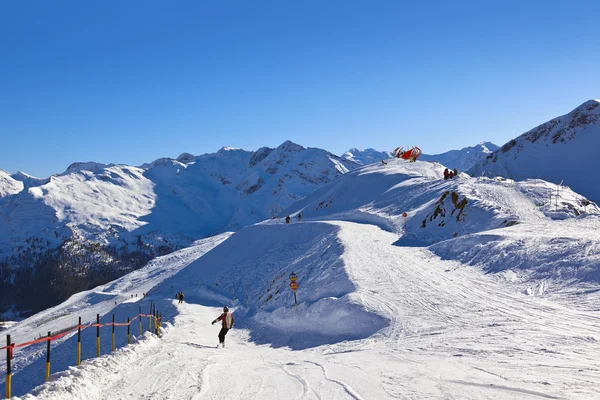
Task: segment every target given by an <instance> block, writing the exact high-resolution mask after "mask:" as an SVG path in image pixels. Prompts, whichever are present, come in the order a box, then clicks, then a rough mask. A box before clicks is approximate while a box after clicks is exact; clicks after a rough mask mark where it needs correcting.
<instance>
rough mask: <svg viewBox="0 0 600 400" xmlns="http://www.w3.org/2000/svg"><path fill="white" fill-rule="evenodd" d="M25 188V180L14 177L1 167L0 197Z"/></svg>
mask: <svg viewBox="0 0 600 400" xmlns="http://www.w3.org/2000/svg"><path fill="white" fill-rule="evenodd" d="M21 190H23V182H20V181H18V180H16V179H14V178H13V177H12V176H11V175H10V174H9V173H8V172H6V171H3V170H1V169H0V199H1V198H3V197H6V196H10V195H13V194H16V193H19V192H20V191H21Z"/></svg>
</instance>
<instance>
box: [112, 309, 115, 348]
mask: <svg viewBox="0 0 600 400" xmlns="http://www.w3.org/2000/svg"><path fill="white" fill-rule="evenodd" d="M111 343H112V352H113V353H114V352H115V314H113V323H112V342H111Z"/></svg>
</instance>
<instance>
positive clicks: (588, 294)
mask: <svg viewBox="0 0 600 400" xmlns="http://www.w3.org/2000/svg"><path fill="white" fill-rule="evenodd" d="M442 173H443V166H436V165H434V164H430V163H423V162H419V161H418V160H417V161H416V162H415V163H409V162H405V161H402V160H391V161H390V162H389V163H388V164H387V165H383V166H382V165H375V166H367V167H363V168H362V169H360V170H357V171H355V172H351V173H349V174H347V175H345V176H344V177H342V178H341V179H339V180H338V181H335V182H332V183H330V184H328V185H325V186H324V187H323V188H322V189H320V190H319V191H317V192H315V193H314V194H312V195H310V196H307V197H306V198H305V199H302V200H301V201H300V202H299V203H298V207H299V208H301V209H302V210H303V211H302V214H303V220H302V223H294V222H292V223H290V224H286V223H285V222H284V221H283V220H281V219H275V220H269V221H264V222H262V223H260V224H256V225H253V226H250V227H247V228H244V229H241V230H240V231H238V232H236V233H235V234H226V235H223V236H221V237H216V238H209V239H206V240H203V241H201V242H198V243H197V244H196V245H195V246H192V247H190V248H186V249H183V250H180V251H178V252H175V253H172V254H170V255H167V256H164V257H159V258H157V259H156V260H154V261H153V262H152V263H150V264H149V265H148V266H147V267H144V268H142V269H141V270H139V271H136V272H135V273H132V274H130V275H127V276H125V277H123V278H120V279H118V280H117V281H115V282H111V283H109V284H106V285H102V286H100V287H98V288H96V289H94V290H90V291H87V292H82V293H80V294H78V295H76V296H73V297H72V298H71V299H69V300H68V301H66V302H65V303H63V304H61V305H59V306H57V307H55V308H52V309H49V310H46V311H45V312H43V313H40V314H38V315H36V316H34V317H32V318H30V319H28V320H25V321H23V322H22V323H19V324H17V325H16V326H14V327H12V328H10V329H11V330H10V333H11V334H13V335H15V338H16V339H15V340H16V341H20V339H27V338H30V337H34V336H36V332H37V331H40V330H42V331H49V330H57V329H55V328H52V327H56V328H58V327H61V326H62V325H63V324H64V323H65V321H69V318H70V316H72V315H73V313H82V314H83V315H84V316H86V315H88V316H95V314H96V313H97V312H100V313H102V314H105V315H107V316H109V315H110V314H112V313H115V314H116V316H117V319H118V320H123V319H126V318H127V316H128V315H129V313H131V312H137V311H136V310H137V309H138V307H139V306H140V304H146V303H144V302H149V301H152V302H154V303H155V304H156V305H157V307H158V308H159V309H160V310H162V311H163V319H164V321H165V323H164V326H163V328H164V329H163V332H162V337H161V338H157V337H155V336H151V335H146V336H144V337H141V338H140V337H136V338H135V339H134V343H133V344H132V345H130V346H125V343H124V342H123V340H124V339H121V337H120V336H119V337H118V338H117V347H118V348H119V349H118V350H117V351H116V352H115V353H114V354H112V355H109V353H110V348H109V346H107V345H103V347H102V352H103V357H100V358H94V355H93V354H90V353H93V338H92V339H91V340H92V342H91V344H92V346H91V347H90V346H86V345H85V343H86V341H88V340H90V339H89V338H83V342H84V346H83V350H84V357H83V358H84V360H85V361H84V362H83V364H82V366H81V367H71V366H72V364H70V363H71V357H70V355H72V351H73V349H74V345H75V341H76V338H74V337H68V338H65V339H64V340H63V341H62V342H58V343H57V344H56V347H55V348H53V354H55V355H56V356H57V359H56V360H55V362H54V363H53V375H52V376H51V379H50V381H49V382H47V383H45V384H41V382H40V376H42V377H43V368H44V361H45V357H44V352H43V351H39V350H38V349H36V348H33V347H31V348H26V349H24V350H22V351H20V352H16V353H15V365H20V367H19V369H18V370H16V371H15V372H16V373H15V375H14V379H13V384H14V390H13V392H14V394H15V395H17V396H19V397H18V398H25V399H28V400H33V399H65V400H69V399H81V398H85V399H104V398H164V397H166V396H173V397H175V398H181V399H194V398H223V393H228V396H230V397H231V398H252V397H254V398H263V399H279V398H281V399H284V398H285V399H287V398H290V396H291V397H297V398H309V399H310V398H354V399H356V398H359V399H370V398H377V399H379V398H381V399H385V398H416V399H419V398H468V399H493V398H509V399H510V398H513V399H528V398H531V399H534V398H540V397H542V398H553V397H554V398H570V399H590V398H596V397H598V396H599V395H600V392H599V390H600V389H598V388H599V387H600V385H599V383H600V376H598V375H599V374H598V373H597V360H598V359H599V358H600V349H599V347H598V346H597V343H598V336H597V335H598V333H597V332H599V331H600V320H599V319H598V315H597V314H598V311H597V304H598V300H600V292H599V291H597V290H595V288H596V287H597V285H596V284H595V283H594V281H592V280H589V279H588V280H586V277H588V278H589V277H591V276H593V271H594V268H595V266H597V265H598V260H599V259H600V254H599V249H600V246H598V244H599V243H600V230H598V229H597V228H598V222H599V218H598V213H591V212H592V211H593V209H591V208H590V207H589V206H588V209H587V212H588V213H587V214H586V215H580V216H574V215H573V214H570V213H572V209H573V207H578V206H579V205H580V202H579V200H580V197H577V195H576V194H573V198H572V200H571V201H572V203H568V204H569V205H568V206H567V205H561V207H559V208H558V210H555V209H554V207H544V206H539V205H537V201H538V199H539V198H541V197H543V194H544V193H546V190H547V189H548V188H551V186H550V185H549V184H548V185H547V184H545V183H539V182H510V181H506V180H494V179H489V178H469V177H464V178H463V177H462V176H461V177H460V179H454V180H444V179H443V176H442ZM367 188H368V189H369V190H367ZM409 189H411V190H412V191H413V193H415V191H416V192H418V193H419V196H417V197H414V196H413V197H411V196H409V193H410V192H409ZM350 192H354V193H356V195H355V196H343V194H344V193H350ZM445 192H449V193H450V194H448V195H446V196H444V193H445ZM452 192H456V193H457V195H458V196H459V197H458V198H457V199H455V201H456V200H458V201H456V203H457V204H459V203H460V202H461V201H462V199H463V197H465V198H467V199H468V208H465V211H464V212H465V214H466V220H465V221H462V220H460V218H459V221H457V219H456V218H457V212H455V213H454V214H452V213H451V210H452V209H453V208H451V207H453V206H454V203H453V200H452V197H453V196H452V194H451V193H452ZM565 193H566V191H565ZM369 196H370V197H369ZM443 196H444V200H441V201H440V199H441V198H442V197H443ZM329 198H331V199H332V202H331V204H332V208H331V209H330V208H329V207H327V208H325V207H323V208H319V204H320V203H321V202H323V201H328V199H329ZM424 198H425V200H423V199H424ZM411 202H412V203H411ZM364 204H368V207H367V206H364ZM411 205H412V206H411ZM438 207H439V209H440V210H441V211H443V212H444V213H445V214H446V216H445V217H443V216H442V215H441V214H442V213H441V212H438V213H437V214H438V215H437V217H436V218H433V214H435V210H436V209H437V208H438ZM330 210H331V212H330ZM383 210H385V212H383ZM405 210H408V211H409V212H408V214H409V215H410V217H412V219H411V218H409V219H408V222H407V223H406V228H405V224H404V217H403V216H402V213H403V212H404V211H405ZM297 211H298V210H292V209H291V210H289V213H290V214H291V215H294V213H295V212H297ZM429 216H431V220H429ZM425 218H427V221H426V222H427V223H426V226H425V227H424V228H421V227H420V226H421V225H422V221H423V220H424V219H425ZM440 218H443V219H442V220H443V221H445V223H444V224H443V226H440V221H442V220H440ZM461 218H462V215H461ZM504 220H509V221H518V222H519V223H516V224H510V226H507V225H509V224H506V223H504ZM463 222H464V225H461V224H463ZM467 222H468V224H467ZM461 228H462V229H463V230H462V231H460V232H461V234H460V235H459V236H458V237H456V238H454V237H453V233H454V232H455V231H456V229H461ZM405 229H406V232H407V234H406V235H405V234H404V230H405ZM468 230H469V231H468ZM411 234H412V235H413V236H411ZM418 235H421V236H418ZM557 237H560V238H561V240H560V241H557V240H556V238H557ZM418 240H420V241H418ZM428 240H429V241H431V242H432V243H433V244H432V245H427V243H423V242H424V241H428ZM582 254H585V257H582ZM508 255H510V257H508ZM517 266H518V268H517ZM540 266H543V267H540ZM292 271H293V272H294V273H295V274H297V277H298V301H299V304H298V307H297V308H296V307H294V302H293V292H292V290H291V289H290V287H289V275H290V273H291V272H292ZM566 277H568V279H567V278H566ZM216 282H218V292H217V290H216V287H217V286H216V285H215V283H216ZM246 284H248V306H246V303H245V301H241V302H240V301H234V300H233V299H234V297H235V298H237V299H239V298H241V297H242V293H244V294H245V290H246V289H245V288H246ZM178 291H182V292H183V293H185V302H184V303H182V304H179V303H178V302H177V301H175V300H173V293H176V292H178ZM133 292H144V293H146V294H147V296H146V297H145V298H141V299H140V298H139V297H138V298H136V297H131V293H133ZM244 300H245V299H244ZM115 302H117V305H115ZM223 305H227V306H229V307H230V309H231V310H232V311H233V313H234V315H235V317H236V320H237V321H238V322H236V323H235V327H234V329H232V330H231V331H229V333H228V335H227V339H226V342H227V351H225V350H224V349H222V351H221V350H218V351H215V345H216V341H217V340H218V339H217V335H218V333H219V329H220V327H217V326H213V325H211V324H210V321H212V320H214V318H215V316H217V315H219V314H220V313H221V312H222V307H223ZM218 328H219V329H218ZM19 335H21V337H20V338H19V337H18V336H19ZM102 335H105V333H104V332H102ZM101 339H102V343H103V344H106V343H109V342H110V336H102V337H101ZM119 340H121V342H119ZM90 349H91V350H90ZM1 364H2V363H1V362H0V365H1ZM69 367H71V368H69ZM0 372H1V371H0ZM0 375H1V374H0ZM40 384H41V385H40ZM38 385H39V386H38ZM36 386H37V387H36ZM26 392H30V394H29V395H26V394H25V393H26Z"/></svg>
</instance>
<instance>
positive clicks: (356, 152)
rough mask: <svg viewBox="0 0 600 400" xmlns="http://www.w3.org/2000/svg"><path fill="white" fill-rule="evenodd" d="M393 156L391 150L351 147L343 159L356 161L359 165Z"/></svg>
mask: <svg viewBox="0 0 600 400" xmlns="http://www.w3.org/2000/svg"><path fill="white" fill-rule="evenodd" d="M392 157H393V154H392V152H391V151H378V150H375V149H365V150H360V149H350V150H348V151H347V152H345V153H344V154H342V158H343V159H346V160H349V161H352V162H355V163H357V164H358V165H369V164H373V163H378V162H380V161H381V160H387V159H388V158H392Z"/></svg>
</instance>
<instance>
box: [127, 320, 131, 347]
mask: <svg viewBox="0 0 600 400" xmlns="http://www.w3.org/2000/svg"><path fill="white" fill-rule="evenodd" d="M129 324H130V322H129V317H127V344H129V343H131V334H130V333H129Z"/></svg>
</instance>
